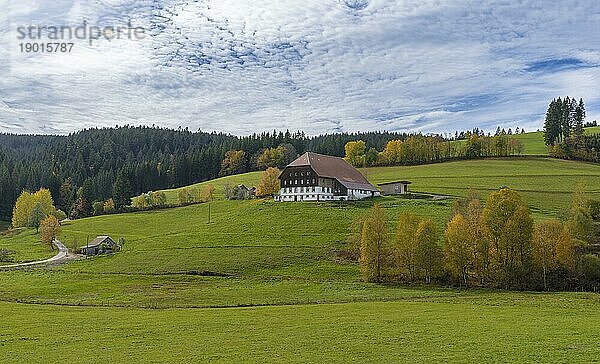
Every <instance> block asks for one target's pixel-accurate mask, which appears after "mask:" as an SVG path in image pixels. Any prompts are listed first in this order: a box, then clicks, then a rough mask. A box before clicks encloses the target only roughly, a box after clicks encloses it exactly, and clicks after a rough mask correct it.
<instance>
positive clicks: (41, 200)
mask: <svg viewBox="0 0 600 364" xmlns="http://www.w3.org/2000/svg"><path fill="white" fill-rule="evenodd" d="M54 210H55V208H54V202H53V200H52V195H51V194H50V191H49V190H47V189H45V188H42V189H40V190H39V191H37V192H35V193H29V192H27V191H23V192H22V193H21V195H20V196H19V197H18V199H17V202H16V203H15V207H14V209H13V218H12V226H13V227H15V228H19V227H25V226H29V227H36V228H37V227H39V224H40V222H41V221H42V220H43V219H44V218H45V217H46V216H48V215H50V214H52V213H53V212H54ZM34 215H35V216H34Z"/></svg>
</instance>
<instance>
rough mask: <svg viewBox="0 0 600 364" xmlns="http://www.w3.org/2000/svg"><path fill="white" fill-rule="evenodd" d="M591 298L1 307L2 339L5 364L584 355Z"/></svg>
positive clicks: (593, 306)
mask: <svg viewBox="0 0 600 364" xmlns="http://www.w3.org/2000/svg"><path fill="white" fill-rule="evenodd" d="M598 303H599V301H598V297H597V296H594V295H580V294H540V295H533V294H516V293H508V294H505V293H496V294H494V293H488V294H481V295H475V296H473V297H463V298H458V299H457V298H451V299H448V300H446V299H435V300H431V299H429V300H411V299H407V300H403V301H398V302H373V303H353V304H336V305H309V306H281V307H254V308H236V309H201V310H198V309H170V310H140V309H123V308H95V309H90V308H72V307H51V306H30V305H20V304H10V303H0V314H1V315H2V317H3V330H2V334H0V345H2V348H3V350H2V351H3V362H5V363H9V362H15V363H16V362H86V363H92V362H107V361H110V362H128V361H135V362H181V363H184V362H207V361H222V362H326V361H327V362H331V361H334V362H350V361H361V362H444V361H453V362H474V363H480V362H501V361H507V362H511V361H512V362H516V361H518V362H571V363H572V362H594V361H597V359H598V357H599V356H600V347H599V346H598V340H600V332H599V331H598V330H597V327H598V325H600V316H599V315H598V314H597V307H598ZM74 328H77V329H76V330H75V331H74Z"/></svg>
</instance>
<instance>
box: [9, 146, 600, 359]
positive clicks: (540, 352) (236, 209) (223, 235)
mask: <svg viewBox="0 0 600 364" xmlns="http://www.w3.org/2000/svg"><path fill="white" fill-rule="evenodd" d="M366 174H367V176H368V177H369V178H370V180H371V181H373V182H375V183H379V182H384V181H390V180H398V179H409V180H411V181H413V185H412V186H411V187H412V189H413V190H415V191H419V192H426V193H433V194H444V195H451V196H463V195H465V194H466V193H468V190H469V187H475V188H478V189H479V190H480V192H481V193H482V195H483V197H485V196H486V195H487V193H488V192H489V191H492V190H495V189H496V188H498V187H500V186H502V185H508V186H510V187H511V188H514V189H516V190H518V191H519V192H520V193H521V194H522V195H523V197H524V198H525V200H526V201H527V202H528V203H529V204H530V206H531V207H532V209H533V210H534V217H535V218H537V219H541V218H546V217H549V216H550V217H553V216H556V215H557V214H559V213H560V212H561V210H563V209H564V208H565V207H566V206H567V204H568V201H569V198H570V193H571V192H572V189H573V188H574V185H575V184H576V183H577V182H578V181H580V180H581V181H585V182H586V183H587V188H588V191H589V192H590V193H591V195H592V196H593V197H594V198H599V197H600V166H598V165H592V164H585V163H577V162H569V161H560V160H552V159H544V158H512V159H497V160H496V159H495V160H481V161H460V162H452V163H445V164H434V165H426V166H415V167H391V168H372V169H368V170H366ZM258 178H259V174H258V173H252V174H246V175H241V176H234V177H229V178H225V179H220V180H218V181H212V182H210V183H213V184H215V186H216V187H217V188H218V190H219V189H220V188H221V187H222V185H223V184H224V183H226V182H227V181H228V180H229V181H230V183H231V184H237V183H247V184H251V185H254V184H256V182H257V180H258ZM169 195H170V196H175V197H171V198H175V199H176V191H171V192H169ZM453 201H454V198H448V199H442V200H424V199H407V198H404V197H382V198H378V199H376V200H369V201H362V202H357V203H349V204H338V203H319V204H314V203H274V202H272V201H261V200H252V201H225V200H223V199H218V200H217V201H213V202H211V203H210V204H199V205H192V206H187V207H181V208H172V209H165V210H156V211H148V212H139V213H130V214H122V215H109V216H100V217H93V218H88V219H82V220H78V221H73V222H68V223H66V224H64V226H63V228H62V232H61V234H60V236H59V239H60V240H61V241H63V242H64V243H66V244H67V245H68V246H69V245H73V244H72V243H73V242H74V241H76V242H77V245H85V242H86V241H87V240H88V239H91V238H93V237H95V236H96V235H104V234H108V235H110V236H112V237H113V238H114V239H118V238H120V237H123V238H124V239H125V241H126V242H125V246H124V249H123V251H121V252H119V253H118V254H115V255H112V256H104V257H96V258H89V259H83V260H79V261H74V262H71V263H69V264H67V265H65V266H62V267H58V268H54V269H51V270H31V271H29V270H25V271H8V272H0V317H2V318H3V330H1V332H0V347H1V348H2V360H1V361H2V362H60V361H63V362H86V363H90V362H107V361H108V362H131V361H135V362H182V363H184V362H185V363H187V362H202V361H223V362H323V361H335V362H349V361H365V362H424V361H425V362H439V361H460V362H489V361H495V362H498V361H518V362H540V361H544V362H592V361H594V360H597V358H598V357H600V346H599V345H598V340H599V339H600V331H598V330H597V327H598V325H599V324H600V315H597V312H598V307H600V296H598V295H597V294H581V293H547V294H539V293H515V292H498V291H488V290H459V289H454V288H444V287H427V286H414V287H399V286H386V285H376V284H369V283H364V282H361V280H360V276H359V270H358V266H357V264H356V263H355V262H350V261H348V260H345V259H343V258H342V256H343V255H341V254H340V252H343V251H344V250H346V249H347V243H346V237H347V235H348V232H349V226H350V224H351V222H352V220H353V219H355V218H357V217H359V216H361V215H363V214H364V213H365V212H366V211H367V210H368V209H369V208H370V207H371V205H372V204H373V203H374V202H378V203H380V204H382V206H383V207H384V210H385V212H386V215H387V218H388V221H389V225H390V229H392V230H393V229H394V227H395V221H396V220H397V218H398V216H399V214H400V213H402V212H406V211H410V212H414V213H416V214H419V215H423V216H428V217H431V218H432V219H433V220H434V221H435V222H436V224H437V226H438V228H439V230H440V232H441V231H442V230H443V227H444V226H445V223H446V221H447V219H448V217H449V214H450V210H451V206H452V203H453ZM209 206H210V210H211V222H210V223H208V209H209ZM8 244H12V246H15V249H17V248H16V246H19V244H22V245H21V246H22V251H24V252H26V251H27V249H34V247H36V248H35V249H37V247H38V246H41V244H39V243H37V242H36V236H35V234H33V232H32V231H31V230H25V231H23V232H21V233H20V234H18V235H10V236H9V235H4V236H1V237H0V248H1V247H3V246H7V245H8ZM49 254H50V255H51V254H52V253H49Z"/></svg>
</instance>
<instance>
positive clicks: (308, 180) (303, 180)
mask: <svg viewBox="0 0 600 364" xmlns="http://www.w3.org/2000/svg"><path fill="white" fill-rule="evenodd" d="M288 182H289V184H290V185H291V184H292V180H289V181H288V180H284V181H283V185H284V186H287V185H288ZM298 182H300V183H298ZM304 182H306V183H304ZM309 183H311V180H310V179H300V180H298V179H295V180H294V183H293V184H295V185H303V184H309ZM312 183H313V184H314V183H317V180H316V179H314V178H313V179H312Z"/></svg>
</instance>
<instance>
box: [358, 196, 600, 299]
mask: <svg viewBox="0 0 600 364" xmlns="http://www.w3.org/2000/svg"><path fill="white" fill-rule="evenodd" d="M596 208H597V207H596ZM593 217H594V212H593V211H592V202H591V201H590V200H589V199H588V198H587V197H586V195H585V193H584V192H583V188H582V187H579V188H578V189H577V191H576V192H575V193H574V196H573V200H572V203H571V205H570V207H569V209H568V211H567V212H566V214H565V216H564V217H563V219H562V220H558V219H550V220H545V221H540V222H534V220H533V219H532V217H531V212H530V210H529V208H528V206H527V205H526V204H525V202H524V201H523V199H522V198H521V196H520V195H519V194H518V193H517V192H516V191H513V190H511V189H508V188H503V189H501V190H499V191H496V192H493V193H491V194H490V195H489V196H488V198H487V200H486V202H485V205H484V206H483V205H482V204H481V202H480V199H479V196H477V194H475V193H471V194H470V196H468V197H467V198H465V199H462V200H459V201H457V202H456V203H455V205H454V206H453V209H452V214H451V216H450V218H449V220H448V222H447V224H446V228H445V231H443V233H440V231H439V230H438V228H437V226H436V224H435V223H434V221H433V220H432V219H430V218H425V217H420V216H417V215H415V214H412V213H404V214H401V215H400V217H399V219H398V221H397V224H396V227H395V234H392V233H390V228H389V224H388V221H387V219H386V217H385V212H384V209H383V208H382V207H381V206H380V205H378V204H375V205H374V206H373V208H372V209H371V211H370V212H369V214H368V215H367V216H365V217H363V218H361V219H359V220H357V221H356V222H354V223H353V224H352V233H351V235H350V237H349V241H350V244H351V245H350V246H351V247H352V248H351V249H352V250H353V251H354V252H355V254H356V256H358V261H359V263H360V268H361V273H362V275H363V278H364V279H365V280H366V281H370V282H384V281H388V282H398V281H400V282H420V283H432V282H437V283H441V284H453V285H461V286H466V287H469V286H478V287H496V288H503V289H519V290H582V289H584V290H593V291H597V290H598V289H599V288H600V257H598V255H597V254H595V253H594V252H593V251H592V247H593V245H591V243H593V242H595V240H596V239H597V236H596V234H597V231H596V227H595V226H594V222H593ZM596 217H598V216H597V215H596Z"/></svg>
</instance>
